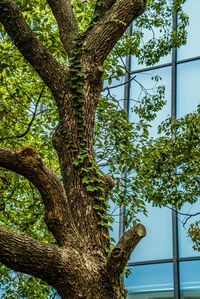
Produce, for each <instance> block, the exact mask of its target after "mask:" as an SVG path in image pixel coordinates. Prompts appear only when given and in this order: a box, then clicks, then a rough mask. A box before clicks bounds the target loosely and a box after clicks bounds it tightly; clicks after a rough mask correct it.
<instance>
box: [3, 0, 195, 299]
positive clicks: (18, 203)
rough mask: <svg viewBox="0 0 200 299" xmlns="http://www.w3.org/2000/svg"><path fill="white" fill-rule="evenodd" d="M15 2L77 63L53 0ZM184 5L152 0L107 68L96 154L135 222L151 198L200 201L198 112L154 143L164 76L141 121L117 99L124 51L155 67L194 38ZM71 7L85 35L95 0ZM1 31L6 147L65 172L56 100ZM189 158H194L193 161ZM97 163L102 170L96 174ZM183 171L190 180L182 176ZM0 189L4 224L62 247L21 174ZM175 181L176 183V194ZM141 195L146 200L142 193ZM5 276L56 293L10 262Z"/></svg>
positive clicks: (113, 196) (30, 291)
mask: <svg viewBox="0 0 200 299" xmlns="http://www.w3.org/2000/svg"><path fill="white" fill-rule="evenodd" d="M15 2H16V3H17V4H18V5H19V6H20V7H21V10H22V12H23V15H24V17H25V19H26V21H27V22H28V23H29V25H30V26H31V28H32V30H33V31H34V32H35V33H36V35H37V36H38V38H39V39H40V40H41V41H42V42H43V43H44V44H45V45H46V47H47V48H48V50H49V51H50V52H51V53H52V54H53V55H54V56H55V57H56V58H57V59H58V60H59V61H60V62H61V63H63V64H66V65H70V66H72V62H71V61H69V59H68V57H67V55H66V53H65V51H64V49H63V47H62V44H61V42H60V40H59V35H58V28H57V26H56V25H55V24H56V23H55V19H54V17H53V14H52V12H51V10H50V8H49V7H48V5H47V4H46V1H38V0H34V1H33V0H32V1H26V0H17V1H15ZM183 2H184V1H181V0H177V1H175V4H174V5H172V4H171V2H170V1H167V0H162V1H158V0H157V1H151V0H149V1H148V8H147V11H146V13H145V14H143V15H142V16H141V17H140V18H138V19H137V21H136V22H135V23H134V27H133V30H132V34H131V36H129V35H128V34H125V35H124V36H123V37H122V39H121V40H120V41H119V42H118V43H117V45H116V46H115V48H114V49H113V50H112V51H111V53H110V55H109V56H108V59H107V60H106V62H105V65H104V68H105V73H104V79H105V85H106V84H108V88H107V89H105V92H104V93H102V96H101V98H100V100H99V104H98V109H97V113H96V126H95V136H94V139H95V152H96V160H97V163H104V164H106V165H107V168H109V169H108V172H109V173H110V174H111V175H112V176H113V177H114V178H115V182H116V185H115V187H114V189H113V190H112V192H111V193H110V200H112V201H113V202H114V203H115V204H116V205H118V206H121V205H124V204H125V205H126V211H127V213H126V225H127V226H128V225H129V224H130V223H135V222H136V221H137V220H138V219H137V213H138V212H143V213H146V209H145V200H147V201H153V203H154V204H156V205H166V204H167V203H172V204H174V205H176V206H177V207H180V206H181V204H182V203H183V202H184V201H190V202H194V201H195V200H196V196H198V190H197V185H198V182H199V177H198V175H197V171H198V169H197V167H198V166H197V165H198V164H195V163H196V162H197V159H198V152H195V146H196V145H197V140H196V139H195V138H196V137H195V136H196V135H195V134H196V133H195V131H194V128H191V130H189V129H188V128H189V127H190V126H189V124H190V123H191V119H189V118H191V117H192V121H196V123H197V121H198V119H195V117H197V116H195V115H196V114H193V115H190V116H188V119H187V118H184V119H181V120H177V121H175V120H168V121H167V122H166V123H165V124H163V126H162V130H163V131H164V132H165V134H166V137H160V138H159V139H158V140H152V139H149V134H148V128H149V126H150V122H151V120H153V119H154V118H155V117H156V113H157V112H158V111H159V110H160V109H161V108H162V107H163V105H164V104H165V101H164V92H165V90H164V87H163V86H161V85H159V82H160V81H159V78H158V77H155V78H152V80H153V81H152V85H153V84H154V82H156V88H155V89H154V90H153V93H152V94H149V93H148V92H147V91H145V88H144V89H143V91H144V96H143V98H142V99H141V101H140V103H139V105H136V106H135V109H134V110H135V113H137V115H138V118H139V120H138V121H137V122H135V123H130V122H129V121H128V118H127V115H126V113H125V112H124V110H123V107H122V102H121V101H118V100H116V99H115V96H114V92H113V93H112V92H111V89H110V87H111V86H110V85H109V84H111V83H112V80H113V79H114V78H115V79H117V80H120V78H121V76H123V75H124V72H125V69H126V68H125V65H124V63H122V61H124V60H123V59H124V57H125V56H126V55H129V54H131V55H135V56H136V57H137V59H138V61H139V63H145V64H146V65H152V64H154V63H156V62H158V61H159V59H160V57H162V56H164V55H167V54H168V53H170V51H171V49H172V47H174V46H180V45H181V44H182V43H185V42H186V29H185V27H186V25H187V23H188V19H187V16H186V15H185V14H184V12H183V11H182V9H181V4H182V3H183ZM71 3H72V5H73V8H74V12H75V14H76V17H77V20H78V23H79V27H80V30H81V31H82V32H84V31H85V30H87V28H88V26H90V24H91V23H92V22H94V18H95V16H94V9H95V4H96V3H95V1H81V0H72V1H71ZM175 11H178V14H179V26H178V30H177V32H175V31H174V30H172V29H171V28H172V19H173V18H172V16H173V13H174V12H175ZM147 32H150V33H151V34H150V35H149V34H147ZM0 36H1V41H0V51H1V62H0V70H1V76H0V83H1V86H0V140H1V145H3V146H6V147H9V148H12V149H16V148H21V147H24V146H32V147H34V148H36V149H37V151H38V152H39V153H40V155H41V156H42V158H43V159H44V161H45V162H46V164H47V165H49V166H50V167H51V168H52V169H53V170H54V171H56V172H57V173H58V175H60V172H59V164H58V160H57V156H56V154H55V150H54V148H53V146H52V143H51V136H52V133H53V130H54V128H55V126H56V124H57V123H58V112H57V110H56V105H55V104H54V100H53V97H52V95H51V94H50V92H49V90H48V89H47V87H45V86H44V83H43V82H42V81H41V79H40V78H39V77H38V75H37V74H36V72H35V71H34V70H33V68H32V67H31V66H30V65H28V64H27V62H26V61H25V59H24V58H23V57H22V55H21V54H20V52H19V51H18V50H17V49H16V47H15V46H14V45H13V44H12V43H11V41H10V38H9V37H8V36H7V35H6V33H5V31H4V29H3V27H0ZM79 77H81V74H79ZM72 89H73V85H72ZM113 90H114V89H113ZM169 128H170V129H169ZM179 128H181V129H179ZM170 130H171V131H173V132H171V131H170ZM188 130H189V131H188ZM171 133H173V134H176V137H177V139H176V140H175V139H174V138H171ZM186 137H187V138H186ZM190 138H192V149H190V146H191V142H190V141H191V140H190ZM188 154H189V157H190V158H191V159H188V160H187V155H188ZM83 156H84V153H82V155H81V154H80V153H79V156H78V158H79V160H80V161H79V160H76V161H75V163H79V162H80V163H81V159H83ZM147 166H148V167H147ZM174 166H176V167H179V169H180V174H178V175H175V172H174ZM92 167H94V166H92ZM95 169H96V168H95V167H94V168H93V169H92V171H95ZM185 173H186V174H187V176H184V175H185ZM144 175H145V176H144ZM169 178H170V183H169ZM96 179H98V176H96ZM90 180H91V178H90V176H87V173H86V174H85V175H84V176H83V182H84V184H86V185H87V188H90V191H91V192H92V191H94V188H95V183H94V181H92V185H91V181H90ZM152 180H153V185H154V189H152ZM194 180H195V182H194ZM169 184H170V186H169ZM0 186H1V187H0V188H1V189H0V195H1V197H0V215H1V218H0V225H1V226H5V227H7V228H12V229H15V230H16V231H18V232H23V233H24V234H27V235H29V236H32V237H34V238H36V239H38V240H42V241H44V242H50V243H54V242H55V240H54V238H53V237H52V236H51V234H50V233H49V231H48V230H47V229H46V226H45V223H44V221H43V217H42V215H43V205H42V203H41V200H40V195H39V193H38V191H37V190H36V189H35V188H34V187H33V186H32V185H31V184H30V183H29V182H28V181H27V180H25V179H24V178H23V177H22V176H19V175H17V174H13V173H11V172H9V171H5V170H3V169H1V170H0ZM169 187H170V188H169ZM175 187H178V189H176V191H174V190H175ZM180 187H181V188H180ZM91 188H93V189H91ZM177 190H178V191H177ZM143 197H144V198H145V200H142V199H141V198H143ZM107 205H108V203H107ZM107 207H108V206H107ZM94 208H95V209H97V210H99V213H100V214H101V215H100V216H101V217H104V215H105V213H104V212H105V211H103V213H101V209H102V206H98V205H96V206H94ZM108 220H109V221H110V222H112V215H106V221H103V222H102V225H105V223H107V221H108ZM0 273H1V278H0V285H1V287H2V286H4V289H3V291H4V294H5V295H6V296H7V297H6V298H19V296H20V298H44V296H45V297H47V296H50V294H51V292H52V290H50V289H49V287H47V285H46V284H44V283H43V282H41V281H39V280H37V279H35V278H32V277H29V276H19V278H15V277H14V276H13V275H14V274H13V272H12V271H10V270H8V269H7V268H5V267H4V266H1V271H0ZM13 277H14V279H13ZM5 281H6V283H5ZM18 285H19V287H18ZM9 296H10V297H9ZM52 296H54V295H52ZM52 298H53V297H52Z"/></svg>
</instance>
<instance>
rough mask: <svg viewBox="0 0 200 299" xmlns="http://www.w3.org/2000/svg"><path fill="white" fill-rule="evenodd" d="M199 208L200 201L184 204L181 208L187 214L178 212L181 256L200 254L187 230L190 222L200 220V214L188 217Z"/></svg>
mask: <svg viewBox="0 0 200 299" xmlns="http://www.w3.org/2000/svg"><path fill="white" fill-rule="evenodd" d="M198 210H199V202H197V203H195V204H192V205H190V204H188V203H186V204H184V206H183V208H182V209H181V211H180V212H181V213H183V214H186V215H180V214H178V229H179V231H178V235H179V256H180V257H192V256H200V252H198V251H195V250H194V249H193V248H192V246H193V245H194V243H193V242H192V240H191V239H190V238H189V237H188V235H187V232H188V229H189V227H190V224H192V223H194V222H195V221H197V220H199V215H197V216H193V217H190V218H188V216H187V214H195V213H196V212H197V211H198Z"/></svg>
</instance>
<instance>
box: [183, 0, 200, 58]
mask: <svg viewBox="0 0 200 299" xmlns="http://www.w3.org/2000/svg"><path fill="white" fill-rule="evenodd" d="M184 11H185V12H186V13H187V15H188V16H189V22H190V24H189V27H187V32H188V38H187V44H186V45H185V46H182V47H181V48H180V49H178V60H180V59H186V58H191V57H195V56H199V55H200V51H199V48H200V39H199V38H198V37H199V27H200V18H199V11H200V1H199V0H187V1H186V3H185V4H184Z"/></svg>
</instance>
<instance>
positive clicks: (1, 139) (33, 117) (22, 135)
mask: <svg viewBox="0 0 200 299" xmlns="http://www.w3.org/2000/svg"><path fill="white" fill-rule="evenodd" d="M44 88H45V87H43V88H42V90H41V92H40V95H39V97H38V99H37V102H36V105H35V111H34V113H33V115H32V118H31V120H30V122H29V124H28V126H27V128H26V130H25V131H24V132H23V133H21V134H18V135H14V136H8V137H5V138H4V137H3V138H0V141H3V140H6V139H13V138H23V137H24V136H25V135H26V134H28V132H29V130H30V128H31V126H32V124H33V122H34V120H35V117H36V114H37V109H38V105H39V102H40V99H41V97H42V94H43V91H44Z"/></svg>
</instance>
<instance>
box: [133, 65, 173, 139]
mask: <svg viewBox="0 0 200 299" xmlns="http://www.w3.org/2000/svg"><path fill="white" fill-rule="evenodd" d="M156 75H157V76H160V77H161V78H162V81H159V82H158V85H164V86H165V99H166V101H167V103H166V105H165V106H164V107H163V108H162V110H160V111H159V112H158V113H157V117H156V119H155V120H153V121H152V122H151V123H150V124H151V126H152V127H151V128H150V129H149V131H150V135H151V136H152V137H154V136H155V137H156V136H157V127H158V125H159V124H160V123H161V122H162V121H163V120H165V119H166V118H167V117H168V116H169V115H170V113H171V100H170V97H171V67H165V68H161V69H157V70H154V71H147V72H142V73H139V74H137V75H136V78H135V79H136V80H137V81H138V82H139V84H138V83H137V82H136V81H134V80H133V81H132V82H131V90H130V112H129V115H130V121H132V122H137V121H138V116H137V115H136V114H135V113H134V112H133V111H132V109H133V107H134V106H135V105H136V104H137V102H138V101H140V100H141V99H142V96H144V93H141V92H142V88H143V87H145V89H147V91H148V92H149V93H152V92H153V91H152V88H155V82H154V81H152V79H151V77H152V76H156Z"/></svg>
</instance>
